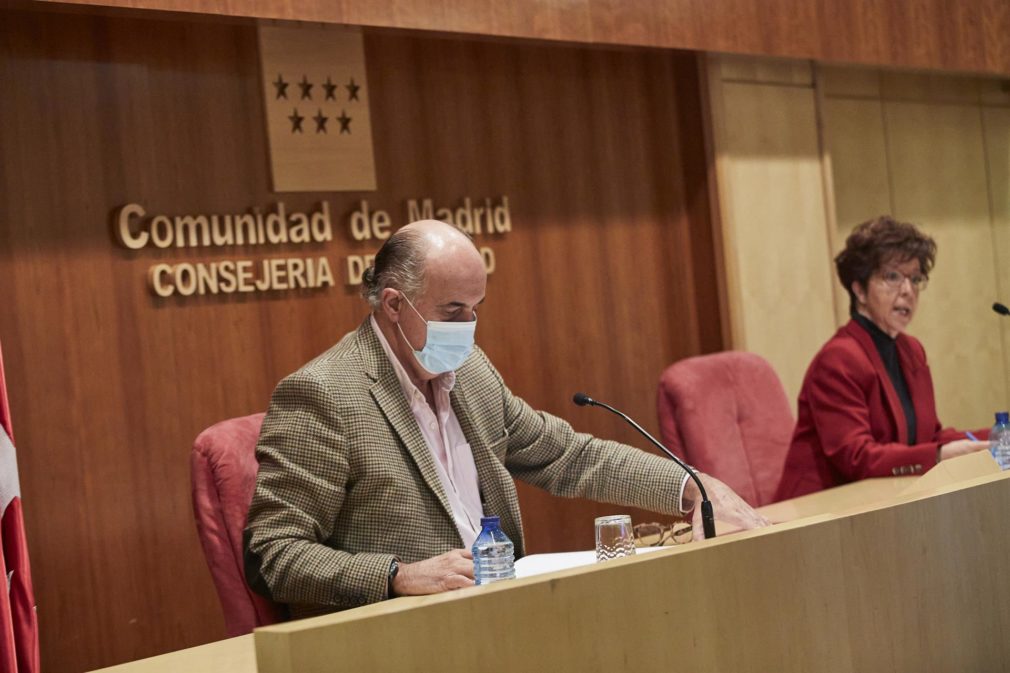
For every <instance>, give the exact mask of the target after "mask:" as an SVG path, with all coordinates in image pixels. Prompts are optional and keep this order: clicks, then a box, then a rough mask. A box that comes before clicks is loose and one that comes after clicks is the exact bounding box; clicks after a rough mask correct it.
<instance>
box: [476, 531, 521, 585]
mask: <svg viewBox="0 0 1010 673" xmlns="http://www.w3.org/2000/svg"><path fill="white" fill-rule="evenodd" d="M480 525H481V529H480V535H478V536H477V539H476V540H475V541H474V543H473V548H472V549H471V551H472V552H473V579H474V582H475V583H477V584H490V583H491V582H497V581H499V580H511V579H515V576H516V557H515V548H514V547H513V546H512V540H510V539H508V536H507V535H505V533H504V532H503V531H502V529H501V520H500V519H499V518H498V517H496V516H484V517H481V519H480Z"/></svg>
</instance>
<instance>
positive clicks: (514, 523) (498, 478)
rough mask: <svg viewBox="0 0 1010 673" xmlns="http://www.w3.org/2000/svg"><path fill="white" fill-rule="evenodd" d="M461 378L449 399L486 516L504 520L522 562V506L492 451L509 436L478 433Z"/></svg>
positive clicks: (509, 476)
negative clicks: (473, 467)
mask: <svg viewBox="0 0 1010 673" xmlns="http://www.w3.org/2000/svg"><path fill="white" fill-rule="evenodd" d="M460 378H461V377H457V378H456V385H455V387H454V388H453V390H452V393H450V395H449V397H450V400H451V401H452V410H453V412H455V414H456V418H457V419H458V420H459V427H460V428H461V429H462V430H463V435H464V436H465V437H466V441H467V443H468V444H469V445H470V451H471V452H472V453H473V462H474V465H475V466H476V467H477V480H478V482H479V484H480V492H481V502H482V504H483V506H484V514H485V515H488V514H493V515H497V516H499V517H501V523H502V529H503V530H504V531H505V533H506V534H507V535H508V536H509V538H510V539H511V540H512V543H513V545H515V553H516V558H519V557H520V556H522V555H523V554H524V553H525V552H524V550H523V530H522V518H521V517H520V515H519V503H518V501H517V499H516V496H515V491H514V488H513V489H509V488H508V485H510V484H511V483H512V476H511V475H510V474H508V471H507V470H506V469H505V466H504V465H503V464H502V462H501V461H500V460H499V459H498V457H497V456H495V455H494V452H493V451H492V450H491V447H492V445H493V444H494V443H495V442H497V441H498V440H499V439H505V438H506V435H505V434H502V436H501V438H497V437H495V438H489V437H488V436H487V435H486V433H483V432H481V431H480V430H479V429H478V425H477V423H476V420H475V418H474V414H473V412H472V410H471V409H470V405H469V403H468V402H467V401H466V390H465V384H463V383H461V381H460Z"/></svg>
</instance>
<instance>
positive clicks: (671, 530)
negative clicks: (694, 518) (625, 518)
mask: <svg viewBox="0 0 1010 673" xmlns="http://www.w3.org/2000/svg"><path fill="white" fill-rule="evenodd" d="M631 530H632V533H633V534H634V535H635V546H636V547H662V546H663V545H665V544H667V543H669V544H684V543H685V542H690V541H691V540H692V539H694V530H693V528H692V527H691V524H690V523H688V522H687V521H674V522H673V523H667V524H663V523H639V524H635V525H634V526H633V527H632V529H631Z"/></svg>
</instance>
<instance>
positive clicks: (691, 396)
mask: <svg viewBox="0 0 1010 673" xmlns="http://www.w3.org/2000/svg"><path fill="white" fill-rule="evenodd" d="M657 407H658V412H659V427H660V432H661V434H662V437H663V441H664V442H666V445H667V446H668V447H669V448H670V449H671V450H672V451H673V452H674V453H676V454H677V455H678V456H680V457H681V458H683V459H684V460H686V461H687V462H688V464H690V465H692V466H694V467H696V468H697V469H699V470H701V471H702V472H705V473H707V474H711V475H712V476H714V477H716V478H717V479H720V480H722V481H723V482H725V483H726V484H727V485H728V486H729V487H730V488H732V489H733V490H734V491H736V492H737V493H738V494H739V495H740V496H741V497H742V498H743V499H744V500H746V501H747V502H748V503H750V504H751V505H753V506H755V507H759V506H761V505H767V504H768V503H770V502H773V501H774V496H775V490H776V488H777V487H778V484H779V480H780V478H781V477H782V470H783V467H784V465H785V459H786V453H787V451H788V450H789V443H790V440H791V439H792V433H793V425H794V423H795V421H794V419H793V414H792V409H791V407H790V404H789V400H788V399H787V398H786V393H785V390H784V389H783V387H782V382H781V381H779V378H778V376H777V375H776V374H775V370H774V369H772V366H771V365H770V364H768V362H767V361H766V360H765V359H764V358H762V357H760V356H758V355H754V354H753V353H742V352H738V351H727V352H724V353H715V354H712V355H700V356H697V357H692V358H687V359H684V360H680V361H679V362H676V363H674V364H672V365H670V366H669V367H667V368H666V370H665V371H664V372H663V375H662V377H661V378H660V381H659V394H658V398H657Z"/></svg>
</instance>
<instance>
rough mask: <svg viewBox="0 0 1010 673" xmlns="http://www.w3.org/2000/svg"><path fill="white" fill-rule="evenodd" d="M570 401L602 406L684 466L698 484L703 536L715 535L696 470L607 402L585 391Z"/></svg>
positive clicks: (706, 496)
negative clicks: (596, 398) (595, 398)
mask: <svg viewBox="0 0 1010 673" xmlns="http://www.w3.org/2000/svg"><path fill="white" fill-rule="evenodd" d="M572 402H575V404H577V405H579V406H580V407H585V406H590V407H603V408H604V409H606V410H607V411H609V412H610V413H612V414H616V415H618V416H620V417H621V418H623V419H624V420H625V421H626V422H627V423H628V425H630V426H631V427H633V428H634V429H635V430H638V432H640V433H641V434H642V436H643V437H645V438H646V439H647V440H649V441H650V442H652V444H653V445H654V446H655V447H656V448H658V449H659V450H660V451H662V452H663V453H665V454H666V455H667V456H669V457H670V459H671V460H673V462H675V463H677V464H678V465H680V466H681V467H682V468H684V471H685V472H687V474H688V476H690V477H691V479H693V480H694V483H695V484H697V485H698V492H699V493H701V525H702V529H703V530H704V531H705V537H706V538H712V537H715V512H713V511H712V503H711V501H709V499H708V494H707V493H705V486H704V484H702V483H701V479H699V478H698V473H697V472H695V471H694V470H693V469H692V468H690V467H688V466H687V465H686V464H685V463H684V461H682V460H681V459H680V458H678V457H677V455H676V454H675V453H674V452H673V451H671V450H670V449H668V448H666V447H665V446H663V445H662V444H661V443H660V442H659V440H657V439H656V438H655V437H653V436H652V435H650V434H649V433H648V432H646V431H645V429H644V428H643V427H642V426H641V425H639V424H638V423H636V422H635V421H633V420H632V419H631V417H630V416H628V415H627V414H626V413H624V412H623V411H618V410H617V409H615V408H613V407H612V406H610V405H609V404H606V403H605V402H600V401H599V400H594V399H593V398H592V397H590V396H589V395H586V394H585V393H575V395H574V396H573V397H572Z"/></svg>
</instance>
